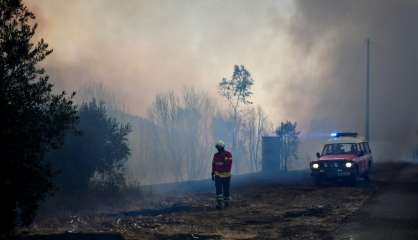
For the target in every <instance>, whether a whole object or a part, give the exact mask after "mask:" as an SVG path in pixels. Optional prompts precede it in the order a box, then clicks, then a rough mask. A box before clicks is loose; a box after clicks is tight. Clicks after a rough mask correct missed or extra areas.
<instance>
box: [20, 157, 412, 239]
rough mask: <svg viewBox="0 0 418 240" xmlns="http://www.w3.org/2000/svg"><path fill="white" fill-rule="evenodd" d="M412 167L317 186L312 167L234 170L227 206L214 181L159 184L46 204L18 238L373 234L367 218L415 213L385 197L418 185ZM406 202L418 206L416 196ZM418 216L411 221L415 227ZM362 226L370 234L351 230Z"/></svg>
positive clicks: (391, 166) (389, 167) (384, 168)
mask: <svg viewBox="0 0 418 240" xmlns="http://www.w3.org/2000/svg"><path fill="white" fill-rule="evenodd" d="M408 169H415V170H417V169H418V167H417V166H416V165H412V164H407V163H385V164H379V165H377V166H376V168H375V171H374V173H373V174H372V177H371V182H370V183H366V182H363V181H361V182H359V183H358V184H357V186H354V187H351V186H346V185H345V184H343V183H332V184H328V185H325V186H322V187H316V186H314V185H313V184H312V183H311V179H310V177H309V173H308V172H289V173H286V174H281V175H280V176H275V177H272V178H266V177H263V176H260V175H247V176H240V177H234V178H233V182H232V184H233V185H232V197H233V200H232V206H231V207H230V208H228V209H225V210H222V211H217V210H215V209H214V193H213V186H212V185H213V184H212V182H211V181H199V182H193V183H182V184H176V185H173V184H172V185H161V186H157V187H155V188H152V189H151V188H150V189H148V190H147V191H146V193H147V194H146V195H144V194H142V195H141V197H136V198H134V197H132V198H133V199H132V198H131V199H130V202H129V204H127V202H126V201H121V202H120V203H117V202H115V201H113V205H112V207H111V208H110V209H111V210H109V209H107V208H106V207H105V206H104V207H103V208H101V209H98V208H95V207H92V206H93V205H91V204H92V203H91V201H90V202H89V204H87V205H86V206H84V207H82V208H80V209H81V210H71V211H64V210H60V211H54V213H51V211H47V212H49V214H44V213H43V214H41V216H39V217H38V219H37V220H36V222H35V223H34V224H33V225H32V226H31V227H29V228H26V229H21V230H20V233H21V236H20V239H25V240H29V239H86V240H87V239H89V240H90V239H109V240H113V239H374V238H373V237H372V238H370V236H373V235H367V234H369V233H368V232H367V231H368V230H369V228H365V227H364V224H367V225H369V224H370V225H373V226H374V227H375V230H376V231H378V229H379V228H381V226H379V223H382V221H387V222H386V224H388V226H389V225H390V224H392V225H393V224H395V225H396V224H397V225H402V226H404V224H409V222H408V220H414V219H416V218H414V217H416V216H418V213H417V214H416V215H414V214H415V212H413V213H409V215H411V218H408V219H406V220H405V219H404V218H402V217H401V218H394V219H388V218H389V217H390V216H392V215H393V214H395V215H396V214H398V211H401V212H400V213H399V214H405V212H402V211H406V209H407V208H396V207H393V206H398V205H399V202H391V201H390V200H389V202H388V201H387V200H385V199H392V200H393V201H398V200H397V199H402V198H398V197H397V195H396V193H399V191H398V189H404V190H405V191H413V190H412V189H416V188H417V182H411V181H409V180H408V181H407V180H405V179H410V178H411V177H415V176H416V175H414V174H416V173H418V171H415V170H408ZM405 173H406V174H405ZM151 190H152V191H151ZM392 193H393V194H395V195H393V194H392ZM415 193H416V190H415ZM103 201H104V202H105V201H106V199H102V201H100V202H103ZM405 201H407V202H405V204H406V203H407V204H410V205H413V208H412V210H413V211H415V210H416V209H417V206H418V203H417V202H416V201H415V198H414V199H412V200H411V199H410V198H408V197H407V199H405ZM388 204H389V205H388ZM401 204H403V202H401ZM98 205H99V204H98ZM63 206H64V207H65V206H66V204H62V206H61V207H63ZM115 206H117V207H115ZM376 206H377V207H376ZM380 209H392V210H387V211H386V212H385V214H386V215H383V216H380V217H381V218H382V219H378V220H376V222H374V219H375V216H374V215H373V214H376V212H377V213H378V212H380ZM410 210H411V209H410ZM399 214H398V215H399ZM409 215H408V216H409ZM364 219H369V220H364ZM416 222H417V221H416V220H415V222H411V223H410V225H406V226H408V227H411V228H412V229H414V228H415V229H416ZM411 224H412V225H411ZM414 224H415V225H414ZM359 231H363V232H364V234H366V235H364V236H366V237H365V238H360V237H361V236H360V235H355V234H354V233H357V232H359ZM397 233H398V234H401V233H400V232H396V231H395V232H394V234H397ZM393 236H395V235H393ZM407 236H416V235H407ZM367 237H368V238H367ZM379 239H381V238H379ZM392 239H393V238H392Z"/></svg>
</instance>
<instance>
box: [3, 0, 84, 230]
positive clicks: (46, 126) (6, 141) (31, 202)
mask: <svg viewBox="0 0 418 240" xmlns="http://www.w3.org/2000/svg"><path fill="white" fill-rule="evenodd" d="M34 19H35V16H34V14H32V13H31V12H30V11H29V10H28V9H27V8H26V7H25V6H24V5H23V4H22V2H21V0H0V111H1V116H0V124H1V126H2V127H1V129H0V139H1V142H0V145H1V147H2V148H1V149H2V159H1V161H2V163H1V164H2V167H1V173H0V176H1V177H0V178H1V181H0V182H1V184H2V191H3V193H5V194H3V200H5V203H4V204H2V205H1V208H2V209H1V211H0V212H1V213H2V216H3V219H5V220H6V222H5V223H3V224H2V225H1V228H2V229H1V230H2V232H10V231H12V230H13V229H14V226H15V224H16V219H17V220H18V223H21V224H24V225H27V224H30V223H31V221H32V219H33V217H34V215H35V213H36V210H37V209H38V207H39V204H40V202H41V201H42V200H43V199H44V198H45V197H46V196H47V194H48V193H49V192H51V191H52V190H53V185H52V182H51V177H52V171H51V168H50V166H49V165H48V163H47V162H46V161H45V160H44V155H45V153H46V152H47V151H49V150H50V149H53V148H57V147H59V146H60V145H61V144H62V140H63V137H64V131H65V130H66V129H69V128H72V126H73V123H74V122H76V120H77V112H76V108H75V106H74V104H73V102H72V97H73V96H74V94H73V95H72V96H70V97H68V96H67V95H66V94H65V92H62V93H61V94H55V93H53V85H52V84H51V83H50V82H49V78H48V75H47V74H46V73H45V70H44V69H43V68H40V67H38V64H39V63H40V62H42V61H43V60H44V59H45V58H46V57H47V56H48V55H49V54H51V52H52V50H50V49H49V48H48V45H47V44H46V43H45V42H44V40H43V39H41V40H39V41H38V42H36V43H35V44H34V43H33V42H32V38H33V36H34V34H35V30H36V27H37V25H36V24H33V21H34ZM16 190H17V191H16Z"/></svg>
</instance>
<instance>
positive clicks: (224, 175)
mask: <svg viewBox="0 0 418 240" xmlns="http://www.w3.org/2000/svg"><path fill="white" fill-rule="evenodd" d="M215 147H216V149H217V150H218V152H217V153H215V154H214V156H213V160H212V180H213V181H215V188H216V209H222V208H224V207H228V206H229V201H230V196H229V187H230V183H231V167H232V154H231V153H230V152H228V151H226V150H225V143H224V142H223V141H222V140H220V141H218V142H217V143H216V145H215Z"/></svg>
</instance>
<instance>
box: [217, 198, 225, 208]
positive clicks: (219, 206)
mask: <svg viewBox="0 0 418 240" xmlns="http://www.w3.org/2000/svg"><path fill="white" fill-rule="evenodd" d="M223 207H224V202H223V196H222V195H218V196H216V209H218V210H221V209H222V208H223Z"/></svg>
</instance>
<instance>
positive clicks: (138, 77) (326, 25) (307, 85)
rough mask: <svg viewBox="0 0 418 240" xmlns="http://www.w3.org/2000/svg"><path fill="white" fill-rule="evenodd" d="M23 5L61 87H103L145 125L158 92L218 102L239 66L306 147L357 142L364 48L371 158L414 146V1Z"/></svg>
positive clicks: (41, 0)
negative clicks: (309, 142)
mask: <svg viewBox="0 0 418 240" xmlns="http://www.w3.org/2000/svg"><path fill="white" fill-rule="evenodd" d="M26 3H27V4H28V5H29V7H30V8H31V9H32V10H33V11H34V12H35V14H36V16H37V20H38V22H39V24H40V25H39V26H40V28H39V32H38V35H39V36H41V37H43V38H45V39H46V41H47V42H48V43H50V44H51V46H52V48H54V54H53V55H52V56H51V57H49V58H48V60H47V62H46V65H47V71H48V72H49V73H50V74H51V76H52V79H53V81H55V83H56V84H57V86H58V87H60V88H64V89H67V90H72V89H78V88H79V87H80V86H84V85H85V84H86V82H89V81H94V82H100V83H101V84H103V86H104V87H105V88H108V89H109V91H110V92H112V94H114V95H115V98H117V99H119V100H120V101H121V102H123V105H124V106H126V108H127V109H129V111H130V113H133V114H137V115H142V116H145V114H146V112H147V109H148V108H149V107H150V106H151V103H152V101H153V99H154V97H155V96H156V95H157V94H159V93H161V92H167V91H170V90H174V91H176V90H178V89H182V88H183V87H184V86H188V87H195V88H196V89H205V90H207V91H208V92H209V94H210V95H211V96H212V97H213V96H217V92H216V86H217V83H218V82H219V81H220V79H222V77H229V75H230V74H231V72H232V66H233V65H234V64H243V65H245V66H246V67H247V68H248V69H249V70H250V72H251V73H252V75H253V78H254V79H255V89H254V93H255V95H254V102H255V103H256V104H260V105H262V106H263V108H264V109H265V111H266V112H267V114H268V115H269V117H270V118H271V119H272V121H273V122H274V123H275V125H277V124H278V123H279V122H280V121H284V120H292V121H297V122H298V126H299V127H300V130H302V136H303V137H312V139H317V138H316V137H317V136H323V135H325V134H326V133H329V132H330V131H334V130H354V131H358V132H360V133H362V134H363V133H364V132H363V131H364V125H365V124H364V118H365V76H366V67H365V66H366V52H365V40H366V38H370V39H371V40H372V45H371V77H372V81H371V112H370V113H371V140H372V142H374V143H384V147H379V148H378V147H376V148H374V149H376V150H377V149H382V148H385V149H391V150H390V151H391V152H392V153H398V151H397V150H401V152H405V151H407V150H408V149H409V148H410V147H411V145H413V144H416V141H417V140H416V138H417V125H418V124H417V122H418V117H417V115H418V114H417V112H418V109H417V107H416V106H415V104H416V102H418V101H417V100H418V99H417V98H418V94H416V93H415V92H416V89H417V85H418V81H417V79H416V78H417V76H418V68H417V67H416V66H415V65H416V64H417V62H418V61H417V60H418V45H417V44H416V43H417V42H418V29H417V28H416V26H415V24H416V23H417V22H418V2H417V1H414V0H401V1H396V0H367V1H360V0H358V1H357V0H354V1H352V0H341V1H332V0H315V1H310V0H299V1H288V0H286V1H267V0H266V1H250V0H248V1H235V0H234V1H191V0H178V1H159V0H156V1H134V0H127V1H111V0H91V1H82V0H75V1H71V3H70V2H68V1H57V0H37V1H27V2H26ZM218 99H219V101H222V99H220V98H218ZM382 146H383V145H382ZM399 146H401V147H404V148H405V149H399ZM395 149H396V150H395ZM316 150H318V149H315V150H309V151H308V152H307V153H306V154H308V155H309V156H310V157H313V152H314V151H316ZM305 165H306V164H305Z"/></svg>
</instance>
